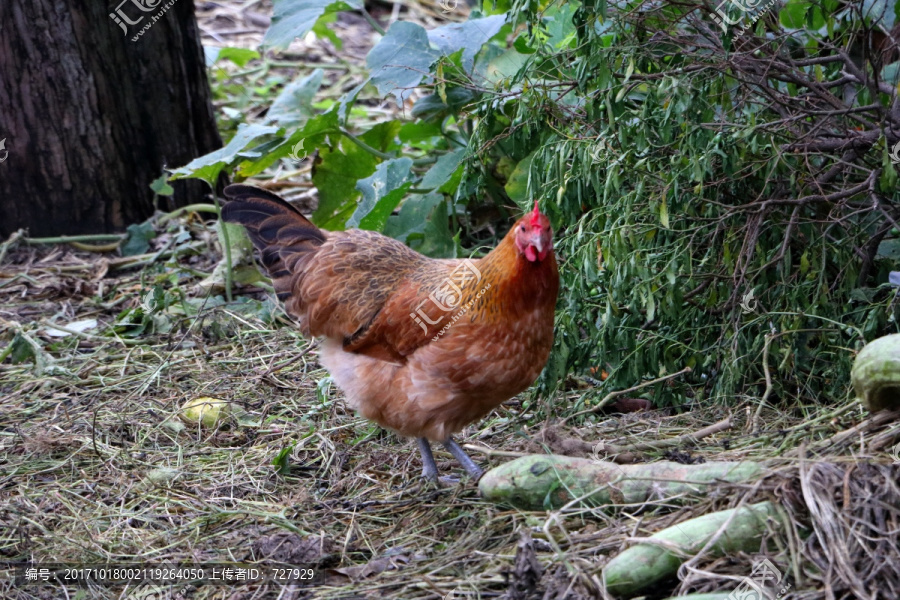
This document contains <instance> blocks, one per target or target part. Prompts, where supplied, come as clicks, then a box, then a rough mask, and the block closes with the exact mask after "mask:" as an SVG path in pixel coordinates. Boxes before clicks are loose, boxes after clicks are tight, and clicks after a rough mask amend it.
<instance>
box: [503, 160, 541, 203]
mask: <svg viewBox="0 0 900 600" xmlns="http://www.w3.org/2000/svg"><path fill="white" fill-rule="evenodd" d="M535 154H537V150H535V151H534V152H532V153H531V154H529V155H528V156H526V157H525V158H523V159H522V160H520V161H519V164H517V165H516V168H515V169H513V172H512V174H511V175H510V176H509V180H507V182H506V186H505V187H504V189H505V190H506V193H507V194H509V197H510V199H511V200H515V201H516V202H518V203H520V204H521V203H522V202H525V201H526V200H528V172H529V171H530V170H531V161H532V160H533V159H534V155H535Z"/></svg>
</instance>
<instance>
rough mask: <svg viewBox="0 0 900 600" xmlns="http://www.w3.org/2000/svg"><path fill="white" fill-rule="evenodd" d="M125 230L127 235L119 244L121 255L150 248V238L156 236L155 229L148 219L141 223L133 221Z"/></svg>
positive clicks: (132, 253) (129, 254)
mask: <svg viewBox="0 0 900 600" xmlns="http://www.w3.org/2000/svg"><path fill="white" fill-rule="evenodd" d="M125 231H126V232H127V235H126V237H125V241H123V242H122V245H121V246H120V250H121V252H122V256H134V255H136V254H143V253H145V252H146V251H147V250H149V249H150V240H152V239H153V238H155V237H156V230H155V229H154V228H153V225H152V224H150V222H149V221H147V222H144V223H141V224H136V223H133V224H131V225H129V226H128V228H127V229H126V230H125Z"/></svg>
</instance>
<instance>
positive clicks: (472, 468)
mask: <svg viewBox="0 0 900 600" xmlns="http://www.w3.org/2000/svg"><path fill="white" fill-rule="evenodd" d="M444 448H446V449H447V450H448V451H449V452H450V454H452V455H453V457H454V458H455V459H456V460H458V461H459V464H461V465H462V466H463V468H464V469H465V470H466V471H467V472H468V473H469V476H470V477H471V478H472V479H474V480H475V481H478V478H479V477H481V476H482V475H483V474H484V471H482V470H481V468H480V467H479V466H478V465H476V464H475V461H473V460H472V459H471V458H469V455H468V454H466V451H465V450H463V449H462V448H461V447H460V445H459V444H457V443H456V442H454V441H453V438H449V437H448V438H447V441H446V442H444Z"/></svg>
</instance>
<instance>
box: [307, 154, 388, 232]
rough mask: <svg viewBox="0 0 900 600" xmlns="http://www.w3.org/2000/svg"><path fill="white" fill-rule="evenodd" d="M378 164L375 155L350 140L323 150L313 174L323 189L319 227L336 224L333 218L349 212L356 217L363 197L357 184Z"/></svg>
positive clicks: (321, 191)
mask: <svg viewBox="0 0 900 600" xmlns="http://www.w3.org/2000/svg"><path fill="white" fill-rule="evenodd" d="M377 163H378V161H377V159H376V158H375V157H374V156H372V155H371V154H369V153H368V152H366V151H365V150H363V149H362V148H360V147H359V146H357V145H356V144H353V143H351V142H350V141H349V140H347V139H340V140H339V142H338V144H337V145H335V146H334V147H332V148H319V157H318V158H317V159H316V162H315V164H314V166H313V175H312V182H313V185H315V186H316V189H318V190H319V206H318V208H316V211H315V213H313V220H314V221H315V222H316V224H317V225H319V226H320V227H325V226H326V225H325V223H326V222H329V223H332V224H334V223H333V221H332V218H333V217H335V216H336V215H337V214H339V213H343V212H345V211H347V210H348V209H349V210H350V211H351V212H349V214H348V216H349V215H350V214H353V212H352V211H353V210H354V207H355V206H356V199H357V198H359V190H357V189H356V182H357V181H359V180H360V179H364V178H366V177H368V176H370V175H371V174H372V173H374V172H375V166H376V165H377ZM336 228H337V229H340V228H341V227H336Z"/></svg>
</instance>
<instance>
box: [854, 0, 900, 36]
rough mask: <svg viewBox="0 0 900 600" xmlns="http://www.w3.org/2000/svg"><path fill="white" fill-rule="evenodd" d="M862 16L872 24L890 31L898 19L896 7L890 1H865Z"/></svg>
mask: <svg viewBox="0 0 900 600" xmlns="http://www.w3.org/2000/svg"><path fill="white" fill-rule="evenodd" d="M861 12H862V14H863V16H864V17H865V18H866V19H867V20H871V21H870V22H871V23H877V24H878V25H881V26H882V27H884V29H885V31H890V30H891V29H892V28H893V27H894V23H895V22H896V19H897V14H896V6H895V5H894V3H892V2H890V1H889V0H863V2H862V11H861Z"/></svg>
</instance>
